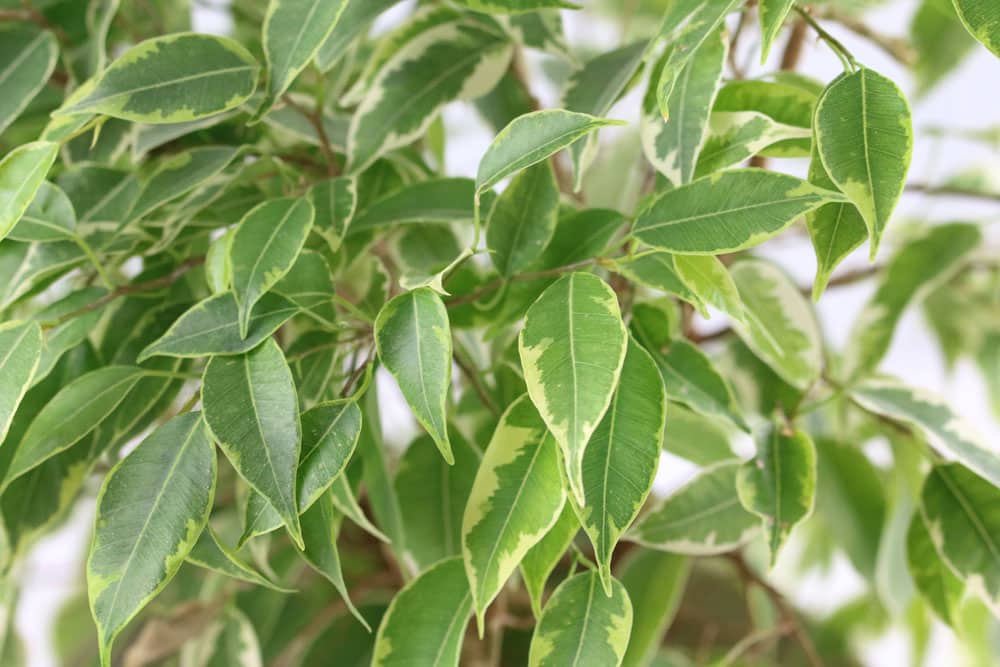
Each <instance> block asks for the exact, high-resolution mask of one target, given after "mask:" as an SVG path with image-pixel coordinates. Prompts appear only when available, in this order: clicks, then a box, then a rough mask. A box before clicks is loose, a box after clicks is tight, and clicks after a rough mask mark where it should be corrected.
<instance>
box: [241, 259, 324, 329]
mask: <svg viewBox="0 0 1000 667" xmlns="http://www.w3.org/2000/svg"><path fill="white" fill-rule="evenodd" d="M274 292H275V293H276V294H281V295H282V296H284V297H287V298H288V300H289V301H291V302H292V303H294V304H295V305H296V306H298V307H299V308H300V309H301V312H302V314H303V315H306V316H308V317H310V318H312V319H314V320H316V321H317V322H319V324H320V326H322V327H324V328H327V329H336V328H337V327H338V320H339V319H340V317H339V315H338V314H337V311H336V309H335V308H334V299H335V298H336V289H335V287H334V284H333V272H332V271H331V270H330V265H329V263H328V262H327V261H326V259H325V258H324V256H323V255H322V254H320V253H319V252H316V251H315V250H302V252H300V253H299V256H298V258H296V260H295V264H293V265H292V268H291V269H289V270H288V273H286V274H285V275H284V276H283V277H282V278H281V280H279V281H278V282H277V283H276V284H275V285H274ZM250 317H251V319H252V318H253V315H252V314H251V316H250Z"/></svg>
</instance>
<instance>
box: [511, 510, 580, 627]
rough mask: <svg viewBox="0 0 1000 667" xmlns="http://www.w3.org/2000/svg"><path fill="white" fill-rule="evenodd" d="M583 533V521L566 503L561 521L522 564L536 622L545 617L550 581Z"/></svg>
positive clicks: (532, 548)
mask: <svg viewBox="0 0 1000 667" xmlns="http://www.w3.org/2000/svg"><path fill="white" fill-rule="evenodd" d="M579 531H580V520H579V519H578V518H576V511H575V510H574V509H573V507H572V506H571V505H570V504H569V503H566V504H565V505H564V506H563V510H562V514H560V515H559V520H558V521H556V523H555V525H554V526H552V528H550V529H549V532H548V533H546V534H545V537H543V538H542V539H541V540H540V541H539V542H538V544H536V545H535V546H533V547H531V549H529V550H528V553H526V554H524V558H523V559H522V560H521V577H522V578H523V579H524V588H525V589H526V590H527V591H528V595H529V596H530V597H531V612H532V614H534V615H535V618H536V619H538V618H541V617H542V596H543V595H544V594H545V582H547V581H548V580H549V575H551V574H552V570H554V569H555V567H556V565H558V564H559V561H560V560H562V557H563V556H564V555H565V554H566V549H568V548H569V545H570V544H572V543H573V538H574V537H576V534H577V533H578V532H579Z"/></svg>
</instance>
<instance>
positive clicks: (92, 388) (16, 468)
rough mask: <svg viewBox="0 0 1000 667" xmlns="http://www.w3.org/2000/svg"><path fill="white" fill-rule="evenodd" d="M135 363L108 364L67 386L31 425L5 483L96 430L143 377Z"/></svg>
mask: <svg viewBox="0 0 1000 667" xmlns="http://www.w3.org/2000/svg"><path fill="white" fill-rule="evenodd" d="M142 374H143V371H142V369H141V368H136V367H135V366H105V367H103V368H98V369H97V370H94V371H91V372H90V373H87V374H86V375H83V376H81V377H79V378H77V379H76V380H74V381H73V382H71V383H70V384H68V385H66V386H65V387H63V388H62V389H61V390H60V391H59V393H58V394H56V395H55V396H54V397H53V398H52V400H51V401H49V402H48V403H47V404H46V405H45V407H44V408H42V409H41V410H40V411H39V412H38V415H37V416H36V417H35V419H34V420H33V421H32V422H31V426H29V427H28V431H27V432H26V433H25V434H24V438H23V439H22V440H21V442H20V443H19V444H18V446H17V451H15V452H14V458H13V460H11V463H10V467H9V468H8V469H7V476H6V478H4V482H3V486H4V487H7V486H9V485H10V483H11V482H12V481H14V480H15V479H17V478H18V477H20V476H21V475H23V474H24V473H26V472H28V471H29V470H31V469H32V468H34V467H35V466H38V465H40V464H42V463H43V462H44V461H46V460H47V459H49V458H51V457H53V456H55V455H56V454H58V453H59V452H62V451H65V450H67V449H69V448H70V447H72V446H73V445H75V444H76V443H77V442H79V441H80V440H81V439H82V438H83V437H84V436H86V435H87V434H88V433H90V432H91V431H93V430H94V429H95V428H97V426H98V425H99V424H100V423H101V422H102V421H104V419H105V418H106V417H107V416H108V415H110V414H111V413H112V412H114V410H115V408H117V407H118V405H119V404H120V403H121V402H122V401H123V400H124V399H125V396H127V395H128V393H129V391H131V389H132V387H134V386H135V385H136V383H137V382H138V381H139V380H140V379H141V378H142Z"/></svg>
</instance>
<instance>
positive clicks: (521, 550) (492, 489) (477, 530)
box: [462, 395, 566, 636]
mask: <svg viewBox="0 0 1000 667" xmlns="http://www.w3.org/2000/svg"><path fill="white" fill-rule="evenodd" d="M559 467H560V463H559V450H558V448H557V446H556V443H555V440H554V439H553V438H552V436H551V434H549V433H548V432H547V431H546V429H545V422H544V421H542V418H541V416H540V415H539V414H538V411H537V410H536V409H535V406H534V405H532V403H531V401H530V400H529V398H528V396H527V395H522V396H521V397H520V398H518V399H517V400H516V401H514V402H513V403H511V405H510V407H508V408H507V411H506V412H504V414H503V416H502V417H500V423H499V424H498V425H497V428H496V431H494V432H493V437H492V439H491V440H490V444H489V446H488V447H487V448H486V454H485V455H484V456H483V461H482V463H481V464H480V466H479V470H478V471H477V472H476V479H475V481H474V482H473V484H472V493H471V494H470V496H469V503H468V504H467V505H466V507H465V515H464V516H463V519H462V555H463V557H464V559H465V572H466V575H467V576H468V578H469V588H470V589H471V591H472V599H473V600H474V601H475V608H476V619H477V621H478V623H479V633H480V636H482V632H483V627H484V626H483V615H484V612H485V610H486V607H487V606H488V605H489V603H490V602H491V601H492V600H493V598H495V597H496V595H497V593H499V592H500V589H501V588H502V587H503V585H504V583H506V581H507V578H508V577H509V576H510V575H511V574H513V572H514V570H515V569H516V568H517V566H518V564H519V563H520V562H521V559H522V558H524V556H525V554H526V553H527V552H528V550H529V549H531V547H533V546H534V545H535V544H537V543H538V542H539V541H540V540H541V539H542V538H544V537H545V535H546V534H547V533H548V532H549V530H550V529H551V528H552V526H553V525H555V523H556V521H557V520H558V519H559V515H560V513H561V512H562V509H563V505H564V504H565V502H566V492H565V491H564V489H563V484H562V480H561V475H560V472H559Z"/></svg>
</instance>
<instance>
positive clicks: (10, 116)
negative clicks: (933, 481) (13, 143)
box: [0, 23, 59, 134]
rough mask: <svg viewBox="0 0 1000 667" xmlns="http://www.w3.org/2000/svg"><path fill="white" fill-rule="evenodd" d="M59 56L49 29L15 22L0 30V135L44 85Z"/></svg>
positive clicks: (57, 45) (57, 47) (52, 34)
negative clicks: (1, 64) (1, 65)
mask: <svg viewBox="0 0 1000 667" xmlns="http://www.w3.org/2000/svg"><path fill="white" fill-rule="evenodd" d="M58 57H59V43H58V42H57V41H56V37H55V34H54V33H53V32H52V31H51V30H39V29H38V28H35V27H33V26H32V27H28V25H27V24H24V23H15V24H13V25H12V26H9V27H7V28H6V29H5V30H3V31H0V63H3V64H4V65H3V69H0V134H3V131H4V130H6V129H7V128H8V127H9V126H10V124H11V123H13V122H14V121H15V120H17V117H18V116H19V115H20V114H21V112H22V111H24V109H25V107H27V106H28V104H29V103H30V102H31V100H32V99H33V98H34V97H35V95H37V94H38V93H39V91H41V90H42V88H44V87H45V84H46V83H47V82H48V80H49V76H50V75H51V74H52V70H53V69H55V66H56V59H57V58H58Z"/></svg>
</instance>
